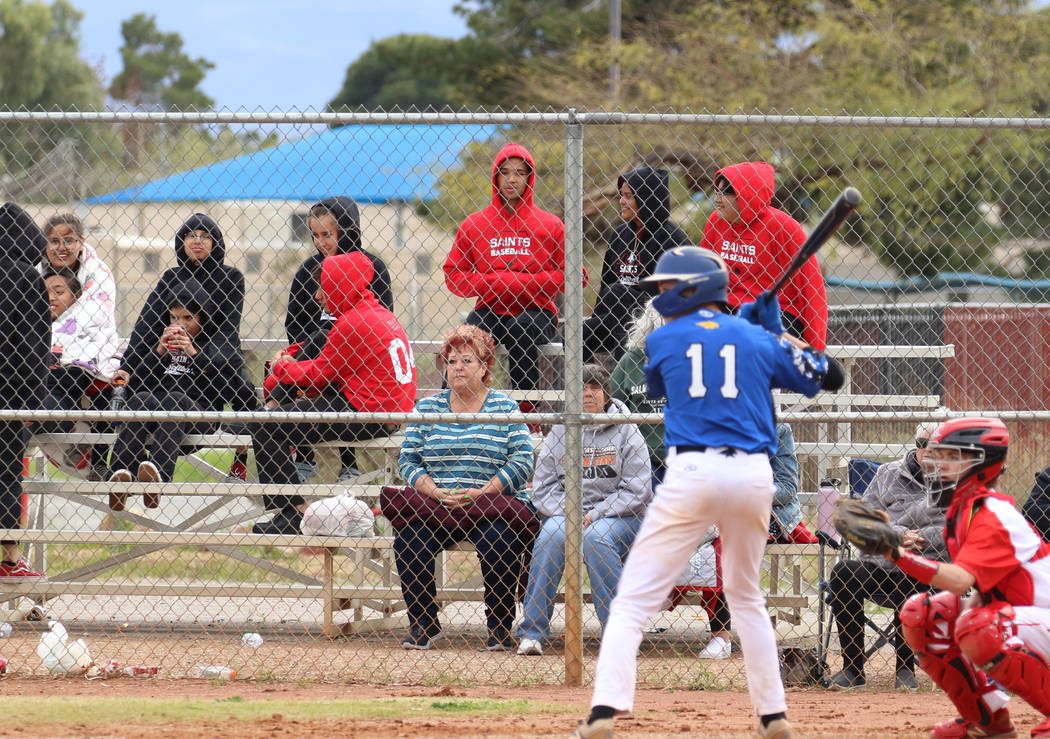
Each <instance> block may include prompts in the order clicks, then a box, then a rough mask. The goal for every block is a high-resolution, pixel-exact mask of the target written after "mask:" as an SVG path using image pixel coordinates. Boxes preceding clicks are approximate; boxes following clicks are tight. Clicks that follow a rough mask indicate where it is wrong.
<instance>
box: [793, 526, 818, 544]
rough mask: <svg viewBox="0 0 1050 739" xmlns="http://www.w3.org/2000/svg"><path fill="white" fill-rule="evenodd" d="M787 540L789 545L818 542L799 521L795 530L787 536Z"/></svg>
mask: <svg viewBox="0 0 1050 739" xmlns="http://www.w3.org/2000/svg"><path fill="white" fill-rule="evenodd" d="M787 540H788V543H789V544H816V543H817V542H818V541H819V540H818V539H817V537H815V536H813V534H812V533H811V532H810V530H809V529H807V528H806V524H804V523H802V522H801V521H799V522H798V526H796V527H795V530H794V531H792V532H791V533H790V534H788V535H787Z"/></svg>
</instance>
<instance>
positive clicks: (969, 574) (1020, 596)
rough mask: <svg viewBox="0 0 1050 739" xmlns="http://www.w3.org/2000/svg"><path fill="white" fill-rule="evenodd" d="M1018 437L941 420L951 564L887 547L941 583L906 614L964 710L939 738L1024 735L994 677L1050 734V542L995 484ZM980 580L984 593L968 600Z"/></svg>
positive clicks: (1038, 732)
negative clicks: (1025, 703)
mask: <svg viewBox="0 0 1050 739" xmlns="http://www.w3.org/2000/svg"><path fill="white" fill-rule="evenodd" d="M1009 442H1010V435H1009V432H1008V431H1007V429H1006V426H1005V425H1004V424H1003V422H1002V421H1000V420H999V419H996V418H957V419H953V420H951V421H946V422H945V423H943V424H941V425H940V426H939V427H938V428H937V429H936V430H935V431H934V432H933V434H932V435H931V436H930V442H929V446H928V449H929V454H928V455H927V457H926V458H925V459H924V460H923V468H924V470H923V471H924V474H925V476H926V480H927V482H928V483H929V484H930V486H931V490H932V492H931V495H933V496H936V498H937V501H936V502H935V503H934V504H935V505H938V506H940V505H947V506H948V512H947V516H946V522H945V529H944V541H945V543H946V544H947V545H948V554H949V556H950V557H951V563H944V562H934V561H932V560H929V559H926V558H925V557H922V556H921V555H918V554H915V553H913V552H909V551H906V550H905V549H903V548H902V547H900V546H896V545H894V546H892V547H891V548H890V549H889V550H888V551H884V552H881V553H883V554H885V555H886V556H887V557H888V558H889V559H891V560H892V561H894V562H896V564H897V567H899V568H900V569H901V570H902V571H904V572H905V573H907V574H909V575H911V576H912V577H914V578H915V579H916V580H919V581H920V582H923V583H926V584H928V585H933V586H934V587H935V588H941V592H938V593H918V594H916V595H913V596H912V597H911V598H909V599H908V600H907V601H906V602H905V604H904V607H903V608H902V609H901V615H900V619H901V625H902V627H903V631H904V638H905V639H907V641H908V644H909V645H910V646H911V648H912V649H913V650H915V656H916V658H917V660H918V663H919V666H920V667H922V669H923V670H925V671H926V673H927V674H929V676H930V677H931V678H932V679H933V682H934V683H936V684H937V685H938V686H939V687H940V688H941V689H942V690H943V691H944V692H945V693H947V694H948V697H949V698H950V699H951V701H952V703H954V704H955V707H956V708H957V709H958V710H959V714H960V716H959V717H958V718H955V719H950V720H948V721H944V722H942V723H939V724H937V725H936V726H934V727H933V731H932V734H931V735H932V736H933V737H935V738H938V739H963V737H985V738H986V739H988V738H991V739H1012V738H1013V737H1016V736H1017V731H1016V730H1015V729H1014V726H1013V722H1012V721H1011V719H1010V714H1009V711H1008V710H1007V708H1006V703H1007V696H1006V694H1005V693H1003V691H1002V690H999V689H998V688H997V687H996V685H994V684H993V683H992V682H991V681H993V680H994V681H995V683H998V685H999V686H1001V687H1003V688H1006V689H1007V690H1011V691H1013V692H1014V693H1015V694H1016V695H1018V696H1020V697H1021V698H1023V699H1024V700H1026V701H1028V703H1030V704H1031V705H1032V706H1033V707H1034V708H1035V709H1037V710H1038V711H1039V712H1040V713H1042V714H1044V716H1046V717H1047V718H1045V719H1044V720H1043V721H1042V722H1041V723H1040V724H1039V725H1037V726H1036V727H1035V728H1033V729H1032V731H1031V734H1032V736H1033V737H1050V544H1047V543H1046V542H1044V541H1043V540H1042V539H1041V538H1040V536H1039V534H1038V533H1036V531H1035V530H1034V529H1033V528H1032V527H1031V525H1029V523H1028V522H1027V521H1025V520H1024V518H1023V517H1022V516H1021V514H1020V512H1018V510H1017V509H1016V508H1015V507H1014V502H1013V499H1012V498H1010V497H1008V496H1006V495H1003V494H1002V493H999V492H997V491H995V490H994V489H992V488H991V487H989V486H990V485H992V484H993V483H994V482H995V480H996V478H998V477H999V474H1000V473H1001V472H1002V470H1003V465H1004V463H1005V462H1006V452H1007V449H1008V447H1009ZM931 502H932V501H931ZM643 531H644V528H643ZM625 572H626V571H625ZM971 588H976V594H975V595H973V596H971V597H969V598H967V599H966V600H965V601H963V599H962V596H963V595H965V594H966V593H967V591H969V590H970V589H971ZM614 608H615V604H614Z"/></svg>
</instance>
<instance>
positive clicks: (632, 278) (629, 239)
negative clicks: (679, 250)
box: [594, 167, 691, 323]
mask: <svg viewBox="0 0 1050 739" xmlns="http://www.w3.org/2000/svg"><path fill="white" fill-rule="evenodd" d="M624 182H626V183H627V185H628V186H629V187H630V188H631V191H632V192H633V193H634V200H635V202H636V203H637V204H638V217H639V219H640V220H641V221H642V231H641V233H640V234H639V233H638V232H637V231H636V226H635V224H634V223H624V224H621V225H620V226H619V227H618V228H617V229H616V231H615V232H613V235H612V237H611V238H610V239H609V246H608V248H607V249H606V250H605V260H604V262H603V264H602V282H601V286H600V287H599V289H598V299H597V301H595V304H594V313H596V314H599V315H608V316H610V320H616V321H617V322H621V323H625V322H627V321H628V320H629V319H630V316H632V315H634V314H635V312H636V311H637V310H638V308H639V307H640V306H641V305H642V304H644V303H645V301H646V300H648V299H649V297H650V296H651V295H652V293H651V291H650V290H647V289H645V288H643V287H641V286H639V285H638V280H640V279H642V278H643V277H648V276H649V275H650V274H651V273H652V271H653V267H654V266H656V260H658V259H659V258H660V255H661V254H663V253H664V252H665V251H666V250H668V249H670V248H671V247H673V246H681V245H683V244H689V243H691V242H690V240H689V237H688V236H686V234H685V232H684V231H683V230H682V229H680V228H679V227H678V226H676V225H675V224H674V223H672V222H671V221H670V220H669V219H670V217H671V188H670V186H669V184H668V182H669V180H668V174H667V170H664V169H651V168H650V167H639V168H638V169H635V170H632V171H630V172H628V173H627V174H623V175H620V177H619V178H618V179H617V180H616V192H617V193H619V192H620V188H622V187H623V183H624Z"/></svg>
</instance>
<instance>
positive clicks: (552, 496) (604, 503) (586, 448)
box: [532, 398, 653, 520]
mask: <svg viewBox="0 0 1050 739" xmlns="http://www.w3.org/2000/svg"><path fill="white" fill-rule="evenodd" d="M608 412H609V413H627V412H628V411H627V406H625V405H624V404H623V403H622V402H620V401H619V400H617V399H615V398H613V399H612V403H611V405H610V406H609V410H608ZM564 459H565V426H563V425H561V424H559V425H557V426H555V427H554V428H553V429H551V432H550V434H548V435H547V438H546V439H545V440H544V442H543V448H542V449H541V450H540V453H539V457H538V458H537V460H536V472H535V474H534V475H533V478H532V503H533V505H534V506H536V510H537V512H538V513H539V514H540V516H542V517H544V518H548V517H550V516H561V515H564V514H565V464H564ZM652 476H653V471H652V467H651V466H650V463H649V449H648V447H646V445H645V439H643V438H642V432H641V431H639V430H638V427H637V426H636V425H634V424H633V423H616V424H614V423H609V424H605V425H595V426H584V427H583V513H584V514H587V513H590V514H592V515H591V518H592V519H595V520H597V519H599V518H605V517H610V516H636V515H641V514H642V513H643V512H644V511H645V507H646V506H647V505H648V504H649V500H650V499H651V498H652V497H653V488H652Z"/></svg>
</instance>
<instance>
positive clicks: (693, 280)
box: [641, 246, 729, 318]
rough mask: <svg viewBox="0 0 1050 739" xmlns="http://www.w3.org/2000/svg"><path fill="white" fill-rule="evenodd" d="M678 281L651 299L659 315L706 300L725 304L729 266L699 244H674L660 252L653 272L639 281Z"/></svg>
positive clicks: (683, 310) (678, 311)
mask: <svg viewBox="0 0 1050 739" xmlns="http://www.w3.org/2000/svg"><path fill="white" fill-rule="evenodd" d="M666 280H678V284H677V285H675V286H674V287H672V288H671V289H670V290H667V291H665V292H662V293H660V295H658V296H657V297H656V299H655V300H653V307H654V308H656V310H657V311H658V312H659V313H660V315H661V316H663V317H665V318H669V317H671V316H677V315H681V314H682V313H686V312H688V311H691V310H695V309H696V308H699V307H700V306H701V305H704V304H706V303H723V304H724V303H725V302H726V291H727V288H728V287H729V269H728V268H727V267H726V263H725V262H724V261H723V260H722V257H720V256H718V255H717V254H715V253H714V252H713V251H711V250H710V249H704V248H701V247H699V246H676V247H673V248H671V249H668V250H667V251H665V252H664V253H663V254H662V255H660V260H659V261H658V262H657V263H656V269H654V270H653V273H652V274H651V275H649V276H648V277H646V278H645V279H644V280H641V282H648V283H652V282H664V281H666Z"/></svg>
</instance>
